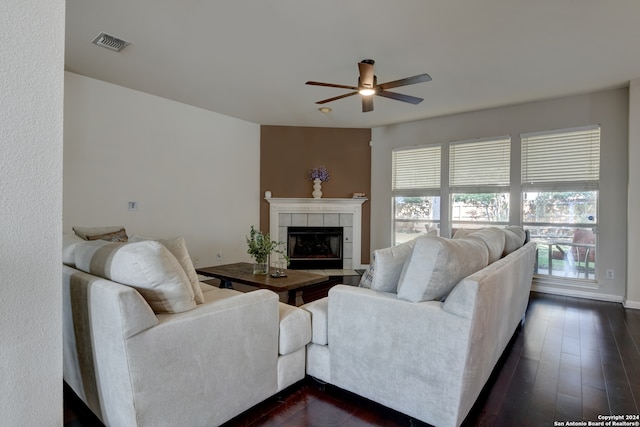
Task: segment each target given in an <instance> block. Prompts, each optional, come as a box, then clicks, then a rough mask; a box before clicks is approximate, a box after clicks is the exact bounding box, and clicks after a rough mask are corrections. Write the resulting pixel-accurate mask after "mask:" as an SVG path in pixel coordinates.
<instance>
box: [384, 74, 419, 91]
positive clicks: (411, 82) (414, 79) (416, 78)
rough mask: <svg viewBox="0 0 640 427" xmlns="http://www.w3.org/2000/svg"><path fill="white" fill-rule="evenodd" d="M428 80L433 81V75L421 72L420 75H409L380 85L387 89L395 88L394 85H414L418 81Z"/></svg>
mask: <svg viewBox="0 0 640 427" xmlns="http://www.w3.org/2000/svg"><path fill="white" fill-rule="evenodd" d="M428 81H431V76H430V75H429V74H427V73H425V74H419V75H417V76H413V77H407V78H405V79H400V80H394V81H392V82H387V83H382V84H380V85H379V86H378V87H379V88H381V89H382V90H386V89H391V88H394V87H399V86H407V85H414V84H416V83H424V82H428Z"/></svg>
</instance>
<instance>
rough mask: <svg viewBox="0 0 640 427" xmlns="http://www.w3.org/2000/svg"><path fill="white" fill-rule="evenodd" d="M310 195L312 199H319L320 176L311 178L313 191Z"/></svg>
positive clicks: (320, 191) (320, 193) (320, 194)
mask: <svg viewBox="0 0 640 427" xmlns="http://www.w3.org/2000/svg"><path fill="white" fill-rule="evenodd" d="M311 195H312V196H313V198H314V199H320V198H321V197H322V181H320V178H316V179H314V180H313V192H312V193H311Z"/></svg>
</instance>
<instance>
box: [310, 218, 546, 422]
mask: <svg viewBox="0 0 640 427" xmlns="http://www.w3.org/2000/svg"><path fill="white" fill-rule="evenodd" d="M496 230H499V229H492V230H490V231H488V232H486V229H485V232H477V233H479V234H480V235H477V234H476V235H475V236H474V235H469V236H466V237H465V238H462V239H451V240H449V239H443V238H439V237H431V236H429V237H420V238H418V239H415V240H414V241H412V242H409V243H405V244H402V245H400V246H396V247H395V248H387V249H384V250H380V251H376V252H374V257H373V261H372V264H371V265H372V266H373V267H374V269H373V272H371V271H369V272H367V273H366V274H365V275H364V276H363V282H367V281H368V282H369V283H362V284H361V285H365V286H366V285H368V287H369V289H367V288H366V287H353V286H345V285H338V286H335V287H333V288H332V289H331V290H330V291H329V296H328V297H327V298H324V299H322V300H318V301H314V302H312V303H309V304H306V305H304V306H302V308H304V309H306V310H308V311H309V312H311V314H312V342H311V343H310V344H309V345H308V346H307V374H308V375H310V376H312V377H315V378H317V379H319V380H321V381H323V382H327V383H330V384H333V385H335V386H337V387H340V388H342V389H346V390H349V391H351V392H354V393H356V394H359V395H361V396H364V397H366V398H368V399H371V400H373V401H376V402H378V403H380V404H382V405H385V406H388V407H390V408H393V409H395V410H398V411H400V412H403V413H405V414H407V415H409V416H411V417H414V418H416V419H419V420H421V421H424V422H427V423H429V424H432V425H435V426H459V425H460V424H461V423H462V422H463V420H464V419H465V417H466V416H467V414H468V412H469V410H470V409H471V407H472V406H473V404H474V402H475V401H476V399H477V397H478V395H479V393H480V391H481V389H482V388H483V386H484V384H485V383H486V381H487V379H488V378H489V376H490V374H491V372H492V370H493V368H494V366H495V364H496V362H497V361H498V359H499V358H500V356H501V354H502V353H503V351H504V349H505V347H506V346H507V344H508V342H509V341H510V339H511V337H512V335H513V333H514V331H515V329H516V328H517V326H518V324H519V323H520V321H521V320H522V319H523V316H524V314H525V310H526V307H527V304H528V300H529V292H530V286H531V280H532V275H533V265H534V258H535V252H536V251H535V243H533V242H530V243H526V244H524V246H522V245H523V242H524V231H522V230H521V228H518V227H512V230H510V231H511V232H512V233H511V235H510V236H509V232H505V231H504V230H502V231H496ZM514 230H515V231H516V232H517V233H515V234H517V237H515V238H514V233H513V231H514ZM483 233H484V235H483ZM500 233H503V234H506V235H507V237H506V240H505V239H503V240H502V243H500ZM474 234H475V233H474ZM496 236H498V237H497V238H496V239H493V237H496ZM509 239H511V240H510V242H509ZM473 240H475V241H473ZM479 242H483V243H485V248H486V252H485V251H483V250H482V249H481V248H480V246H478V243H479ZM501 245H502V246H501ZM447 248H448V249H447ZM475 251H479V252H481V254H479V255H477V254H473V252H475ZM476 255H477V256H476ZM503 255H504V256H503ZM489 261H493V262H491V263H490V264H489ZM483 263H484V265H486V266H484V267H482V264H483ZM487 264H488V265H487ZM479 265H480V266H481V267H480V268H478V266H479ZM370 268H371V267H370ZM470 270H471V271H470ZM473 270H477V271H473ZM446 278H450V279H451V280H449V281H448V282H447V280H446ZM409 281H410V282H409ZM415 282H419V283H418V286H413V285H415ZM434 282H447V283H446V284H445V286H442V283H434ZM411 287H413V289H408V288H411ZM429 288H430V289H429ZM434 289H435V291H434Z"/></svg>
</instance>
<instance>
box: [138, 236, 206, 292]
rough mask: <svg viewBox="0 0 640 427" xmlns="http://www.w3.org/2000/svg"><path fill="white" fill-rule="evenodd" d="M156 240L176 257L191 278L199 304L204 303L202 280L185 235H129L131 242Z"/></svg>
mask: <svg viewBox="0 0 640 427" xmlns="http://www.w3.org/2000/svg"><path fill="white" fill-rule="evenodd" d="M149 240H150V241H156V242H160V243H162V244H163V245H164V246H165V247H166V248H167V249H169V251H170V252H171V253H172V254H173V256H175V257H176V259H177V260H178V262H179V263H180V265H181V266H182V269H183V270H184V272H185V273H186V275H187V277H188V278H189V282H191V287H192V289H193V295H194V298H195V300H196V303H197V304H202V303H203V302H204V295H203V294H202V289H200V281H199V280H198V273H196V269H195V267H194V266H193V262H192V261H191V257H190V256H189V250H188V249H187V242H185V240H184V238H183V237H176V238H174V239H156V238H153V237H144V236H137V235H133V236H129V241H130V242H144V241H149Z"/></svg>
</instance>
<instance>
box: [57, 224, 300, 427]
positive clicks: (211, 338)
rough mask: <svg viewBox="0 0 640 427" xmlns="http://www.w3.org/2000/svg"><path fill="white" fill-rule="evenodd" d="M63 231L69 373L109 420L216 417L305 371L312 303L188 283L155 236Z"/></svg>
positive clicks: (189, 421)
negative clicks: (83, 237)
mask: <svg viewBox="0 0 640 427" xmlns="http://www.w3.org/2000/svg"><path fill="white" fill-rule="evenodd" d="M64 241H65V247H64V248H63V259H64V260H65V262H66V264H67V265H65V266H63V278H62V279H63V280H62V283H63V297H64V300H63V310H64V315H63V323H64V325H63V326H64V380H65V382H66V383H67V384H68V385H69V386H70V387H71V388H72V389H73V390H74V391H75V393H76V394H77V395H78V396H79V397H80V398H81V399H82V400H83V401H84V402H85V403H86V404H87V405H88V407H89V408H90V409H91V410H92V411H93V412H94V413H95V414H96V415H97V416H98V417H99V418H100V419H101V420H102V421H103V422H104V423H105V424H106V425H108V426H154V427H155V426H163V425H164V426H178V425H181V426H215V425H219V424H221V423H223V422H225V421H227V420H229V419H231V418H233V417H234V416H236V415H238V414H240V413H241V412H243V411H245V410H246V409H248V408H250V407H252V406H254V405H255V404H257V403H259V402H261V401H262V400H264V399H266V398H268V397H269V396H271V395H273V394H275V393H277V392H278V391H279V390H282V389H284V388H285V387H288V386H289V385H292V384H294V383H295V382H297V381H299V380H301V379H303V378H304V376H305V345H306V344H307V343H308V342H309V340H310V335H311V331H310V327H311V326H310V316H309V313H308V312H306V311H304V310H301V309H299V308H296V307H292V306H287V305H284V304H281V303H279V301H278V296H277V295H276V294H275V293H273V292H270V291H266V290H258V291H255V292H249V293H245V294H243V293H240V292H237V291H233V290H229V289H218V288H215V287H213V286H209V285H206V284H204V283H198V282H197V281H196V283H190V281H189V279H188V276H189V274H186V273H185V271H183V270H181V269H180V262H178V258H179V257H176V256H173V255H172V254H171V253H169V251H168V250H166V248H165V247H163V246H162V244H160V243H158V242H138V243H126V244H122V243H109V242H84V241H80V240H79V239H77V238H75V237H73V236H65V239H64ZM165 243H167V242H165ZM174 243H175V242H174ZM169 246H171V245H169ZM159 260H160V261H159ZM159 264H161V265H159ZM82 270H85V271H82ZM116 279H117V281H119V282H120V283H118V282H117V281H116ZM196 280H197V279H196ZM154 281H155V283H154ZM123 283H124V284H123ZM192 285H197V287H198V290H197V291H194V289H193V288H192ZM198 291H199V292H198ZM196 294H198V298H197V301H196V297H195V295H196ZM163 298H165V300H163Z"/></svg>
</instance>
